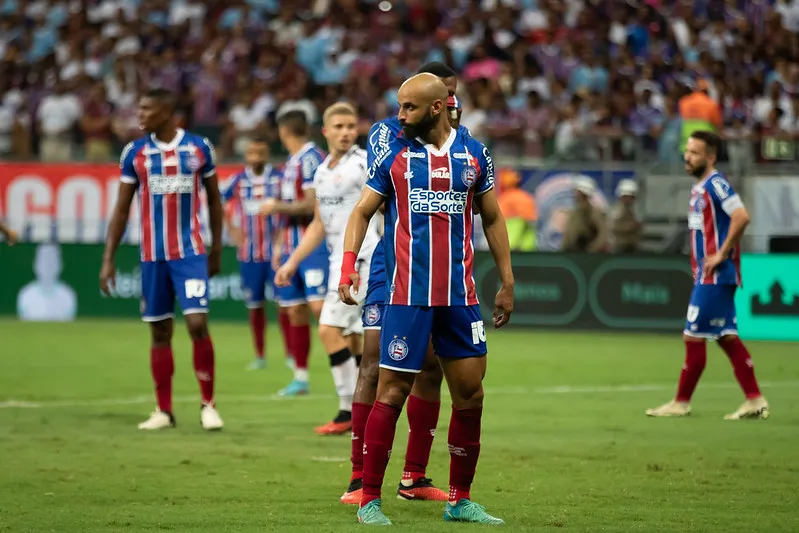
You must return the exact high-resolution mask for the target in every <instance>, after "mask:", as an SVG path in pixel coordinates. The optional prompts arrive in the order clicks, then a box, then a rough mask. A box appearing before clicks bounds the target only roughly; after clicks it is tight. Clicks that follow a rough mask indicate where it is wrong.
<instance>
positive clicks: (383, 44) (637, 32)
mask: <svg viewBox="0 0 799 533" xmlns="http://www.w3.org/2000/svg"><path fill="white" fill-rule="evenodd" d="M433 60H437V61H443V62H446V63H448V64H450V65H452V66H453V67H454V68H455V69H456V70H457V71H458V72H459V75H460V80H461V85H460V89H459V96H460V97H461V101H462V102H463V106H464V113H463V125H465V126H466V127H468V128H469V129H470V130H471V131H472V133H473V134H474V135H475V136H476V137H477V138H480V139H484V140H486V141H488V142H489V144H490V146H491V149H492V153H494V154H495V156H496V157H501V156H532V157H540V156H545V155H552V154H555V155H557V156H558V157H561V158H565V159H569V158H581V159H588V160H590V159H597V158H600V157H601V158H608V157H614V158H620V159H633V158H640V157H641V156H642V154H643V155H646V157H648V158H650V159H655V158H656V159H659V160H660V161H663V162H669V161H672V162H673V161H675V158H677V159H676V160H678V158H679V157H680V155H679V146H680V144H681V137H682V134H681V127H682V126H681V117H680V111H681V106H680V98H681V97H683V96H685V95H688V94H690V93H692V92H694V91H696V90H701V91H704V93H705V94H706V95H708V97H709V100H710V101H711V102H712V103H713V105H716V106H717V110H716V111H715V112H716V113H717V114H718V117H719V118H718V120H713V121H711V122H713V126H714V127H715V128H716V129H718V130H719V131H720V132H721V133H723V134H724V136H725V137H726V138H727V139H728V140H730V141H732V142H730V143H729V144H728V146H729V147H730V148H729V149H730V150H733V151H734V150H738V152H737V153H738V157H740V158H742V159H743V160H744V161H746V160H747V158H748V159H751V160H756V159H757V158H759V157H761V149H760V146H759V144H758V141H759V139H760V138H761V137H762V136H763V135H769V136H770V137H772V138H778V139H786V140H793V139H795V138H797V136H799V0H779V1H774V0H726V1H722V0H688V1H683V0H678V1H665V0H663V1H661V0H646V1H640V0H639V1H635V0H628V1H626V2H621V1H612V0H565V1H559V0H557V1H556V0H390V1H389V0H386V1H377V0H371V1H370V0H361V1H359V0H293V1H292V2H280V1H279V0H248V1H241V0H225V1H220V0H207V1H203V2H200V1H198V0H173V1H170V0H0V156H2V157H16V158H34V157H38V158H41V159H42V160H48V161H58V160H69V159H75V158H86V159H88V160H93V161H104V160H112V159H114V158H115V157H116V155H117V153H118V149H119V148H120V147H121V145H123V144H124V143H126V142H127V141H129V140H130V139H132V138H134V137H137V136H139V135H140V130H139V127H138V120H137V118H136V103H137V94H138V93H140V92H141V91H143V90H145V89H146V88H150V87H154V86H160V87H164V88H167V89H170V90H173V91H175V92H177V93H178V94H180V95H181V101H180V110H181V120H182V121H183V123H184V124H185V125H187V126H189V127H191V128H192V129H193V130H194V131H197V132H199V133H202V134H204V135H207V136H208V137H209V138H210V139H211V140H212V141H213V142H214V143H215V144H216V145H217V146H218V149H219V151H220V153H221V154H222V155H224V156H229V157H238V156H240V155H241V154H242V152H243V147H244V146H245V144H246V141H247V140H248V139H249V138H252V137H253V136H254V135H255V134H260V135H266V136H267V137H268V138H270V139H276V129H275V118H276V116H277V115H279V114H281V113H283V112H285V111H286V110H289V109H301V110H303V111H305V112H306V113H307V115H308V117H309V118H310V119H311V121H312V122H314V123H316V124H318V123H319V121H320V110H323V109H324V108H325V107H326V106H328V105H330V104H331V103H333V102H335V101H337V100H340V99H346V100H348V101H350V102H352V103H354V104H355V105H356V106H357V108H358V110H359V113H360V116H361V124H360V131H361V133H362V134H363V135H365V134H366V132H367V131H368V128H369V126H370V124H371V123H373V122H374V121H375V120H379V119H381V118H383V117H385V116H388V115H390V114H393V113H394V112H395V111H396V93H397V88H398V86H399V84H400V82H401V81H402V80H404V79H405V78H407V77H408V76H409V75H411V74H412V73H414V72H415V70H416V68H418V66H419V64H420V63H422V62H425V61H433ZM736 147H737V148H736ZM730 157H731V158H732V157H733V155H732V153H731V155H730ZM793 157H795V156H793Z"/></svg>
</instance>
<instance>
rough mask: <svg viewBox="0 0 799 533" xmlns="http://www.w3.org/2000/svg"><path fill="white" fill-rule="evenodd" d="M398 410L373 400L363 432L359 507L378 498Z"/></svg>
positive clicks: (398, 413) (389, 453)
mask: <svg viewBox="0 0 799 533" xmlns="http://www.w3.org/2000/svg"><path fill="white" fill-rule="evenodd" d="M399 415H400V410H399V409H395V408H394V407H391V406H390V405H388V404H386V403H382V402H375V404H374V407H372V412H371V413H370V414H369V420H368V421H367V422H366V431H365V432H364V440H363V442H364V452H363V496H362V497H361V507H363V506H364V505H366V504H367V503H369V502H371V501H372V500H377V499H379V498H380V487H382V486H383V478H384V477H385V475H386V466H388V459H389V457H390V456H391V446H392V445H393V444H394V433H395V432H396V430H397V419H398V418H399Z"/></svg>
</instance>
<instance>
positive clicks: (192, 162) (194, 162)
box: [188, 154, 200, 172]
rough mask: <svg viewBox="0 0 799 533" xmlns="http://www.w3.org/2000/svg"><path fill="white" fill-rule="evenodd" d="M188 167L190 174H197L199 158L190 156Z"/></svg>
mask: <svg viewBox="0 0 799 533" xmlns="http://www.w3.org/2000/svg"><path fill="white" fill-rule="evenodd" d="M188 165H189V170H191V171H192V172H197V171H198V170H200V158H199V157H197V156H196V155H194V154H191V155H190V156H189V160H188Z"/></svg>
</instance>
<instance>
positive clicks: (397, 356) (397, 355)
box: [388, 339, 408, 361]
mask: <svg viewBox="0 0 799 533" xmlns="http://www.w3.org/2000/svg"><path fill="white" fill-rule="evenodd" d="M388 356H389V357H390V358H391V359H393V360H394V361H402V360H403V359H405V358H406V357H408V344H407V343H406V342H405V341H404V340H402V339H394V340H393V341H391V342H390V343H388Z"/></svg>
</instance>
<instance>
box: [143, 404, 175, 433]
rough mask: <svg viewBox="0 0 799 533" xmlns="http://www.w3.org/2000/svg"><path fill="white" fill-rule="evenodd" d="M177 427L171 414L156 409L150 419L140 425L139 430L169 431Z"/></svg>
mask: <svg viewBox="0 0 799 533" xmlns="http://www.w3.org/2000/svg"><path fill="white" fill-rule="evenodd" d="M173 427H175V418H174V417H173V416H172V414H171V413H167V412H166V411H161V410H159V409H156V410H155V411H153V414H151V415H150V418H148V419H147V420H145V421H144V422H142V423H141V424H139V429H148V430H151V429H167V428H173Z"/></svg>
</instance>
